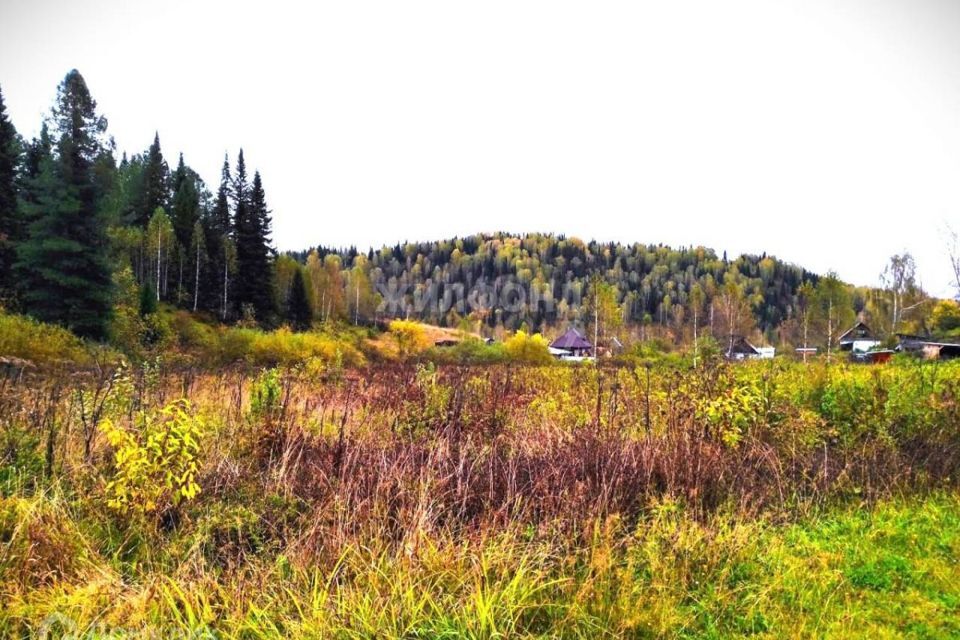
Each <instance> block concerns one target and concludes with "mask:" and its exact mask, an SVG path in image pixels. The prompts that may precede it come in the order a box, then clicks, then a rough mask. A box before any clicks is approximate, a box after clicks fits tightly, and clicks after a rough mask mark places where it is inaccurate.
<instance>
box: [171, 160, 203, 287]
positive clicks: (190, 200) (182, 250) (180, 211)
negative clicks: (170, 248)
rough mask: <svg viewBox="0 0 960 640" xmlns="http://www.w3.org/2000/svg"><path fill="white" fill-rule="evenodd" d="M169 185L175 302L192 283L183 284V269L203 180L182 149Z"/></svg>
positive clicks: (187, 262)
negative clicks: (171, 197) (173, 243)
mask: <svg viewBox="0 0 960 640" xmlns="http://www.w3.org/2000/svg"><path fill="white" fill-rule="evenodd" d="M171 186H172V188H173V199H172V200H171V202H170V218H171V222H172V223H173V230H174V234H175V236H176V243H175V248H174V253H175V254H176V265H175V266H176V273H175V274H174V275H175V276H176V280H177V282H176V291H177V299H178V302H187V301H188V300H187V294H186V291H187V289H190V288H192V287H190V286H189V284H185V280H189V276H190V274H189V273H186V271H187V270H189V266H190V265H191V264H193V261H194V256H191V255H190V250H191V248H192V247H193V244H192V240H193V231H194V227H195V226H196V224H197V223H198V222H199V221H200V214H201V203H200V190H201V189H202V188H203V181H202V180H201V179H200V176H198V175H197V174H196V172H195V171H193V170H192V169H190V168H189V167H188V166H186V164H184V162H183V154H182V153H181V154H180V161H179V163H178V164H177V168H176V170H175V171H174V172H173V178H172V180H171Z"/></svg>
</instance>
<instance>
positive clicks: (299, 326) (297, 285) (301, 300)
mask: <svg viewBox="0 0 960 640" xmlns="http://www.w3.org/2000/svg"><path fill="white" fill-rule="evenodd" d="M287 320H288V321H289V322H290V325H291V326H292V327H293V328H294V330H295V331H305V330H306V329H309V328H310V323H311V321H312V320H313V314H312V312H311V310H310V300H309V298H307V283H306V281H305V280H304V279H303V268H302V267H300V266H299V265H298V266H297V270H296V271H294V272H293V282H292V283H291V285H290V298H289V300H287Z"/></svg>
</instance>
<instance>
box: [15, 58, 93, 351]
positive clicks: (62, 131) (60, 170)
mask: <svg viewBox="0 0 960 640" xmlns="http://www.w3.org/2000/svg"><path fill="white" fill-rule="evenodd" d="M96 107H97V104H96V102H95V101H94V99H93V98H92V97H91V95H90V91H89V90H88V89H87V85H86V82H85V81H84V79H83V77H82V76H81V75H80V73H79V72H78V71H77V70H75V69H74V70H73V71H71V72H70V73H68V74H67V75H66V77H65V78H64V79H63V82H62V83H61V84H60V86H59V88H58V91H57V100H56V103H55V105H54V108H53V112H52V122H53V123H54V126H55V134H56V141H57V142H56V153H55V155H48V156H46V157H45V158H42V159H41V161H40V163H39V165H40V166H39V175H38V176H37V178H36V179H35V180H34V184H33V197H34V199H35V202H34V203H33V204H28V205H27V208H28V209H32V210H31V211H30V213H29V215H30V218H31V222H30V224H29V227H28V230H27V238H26V240H25V241H24V242H23V243H21V244H20V245H19V246H18V251H17V254H18V263H17V268H18V269H19V272H20V273H21V274H22V278H23V279H24V285H25V286H24V294H23V296H24V303H25V306H26V309H27V311H28V312H29V313H30V314H31V315H34V316H35V317H37V318H39V319H40V320H44V321H48V322H57V323H60V324H62V325H64V326H66V327H68V328H70V329H73V330H74V331H75V332H77V333H78V334H80V335H83V336H87V337H93V338H101V337H103V335H104V333H105V328H106V322H107V320H108V319H109V315H110V302H111V278H110V268H109V263H108V260H107V241H106V234H105V229H104V225H103V224H102V221H101V219H100V215H99V212H98V202H97V186H96V182H95V179H94V175H93V167H94V163H95V162H96V161H97V159H98V157H99V156H100V154H101V153H102V152H103V150H104V148H105V146H104V142H103V135H104V132H105V131H106V127H107V121H106V119H105V118H103V117H102V116H99V115H97V112H96Z"/></svg>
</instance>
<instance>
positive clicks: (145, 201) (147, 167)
mask: <svg viewBox="0 0 960 640" xmlns="http://www.w3.org/2000/svg"><path fill="white" fill-rule="evenodd" d="M169 184H170V168H169V167H168V166H167V161H166V160H164V159H163V153H162V152H161V150H160V134H159V133H154V136H153V144H151V145H150V148H149V149H148V150H147V155H146V159H145V163H144V166H143V177H142V183H141V185H140V186H141V192H140V202H139V206H138V207H137V220H136V224H138V225H139V226H141V227H146V226H147V224H148V223H149V222H150V218H152V217H153V212H154V211H156V210H157V207H166V206H167V204H168V200H169V188H170V187H169Z"/></svg>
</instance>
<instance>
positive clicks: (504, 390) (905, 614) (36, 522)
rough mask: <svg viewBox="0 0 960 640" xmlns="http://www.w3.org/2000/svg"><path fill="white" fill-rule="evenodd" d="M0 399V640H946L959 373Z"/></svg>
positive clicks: (383, 368) (659, 377)
mask: <svg viewBox="0 0 960 640" xmlns="http://www.w3.org/2000/svg"><path fill="white" fill-rule="evenodd" d="M647 373H648V371H647V369H645V368H643V367H640V368H636V369H633V368H628V367H619V368H603V369H597V368H595V367H592V366H585V367H568V366H547V367H522V366H510V365H495V366H482V367H457V366H440V367H435V366H433V365H415V364H384V363H381V364H376V365H367V366H365V367H363V368H359V369H357V368H350V367H343V366H341V365H339V364H331V365H330V366H326V367H321V366H310V367H296V368H285V369H269V370H251V371H248V370H240V369H237V370H234V369H222V370H220V371H218V372H216V373H205V372H202V371H199V370H196V369H183V370H179V371H172V370H164V369H162V368H157V367H149V366H148V367H126V368H120V369H116V370H111V371H106V370H100V371H96V370H90V371H86V372H80V371H76V370H74V371H71V372H70V373H67V372H66V371H55V370H49V369H47V370H35V371H33V372H32V373H28V374H24V375H23V376H11V377H7V378H6V379H5V380H4V381H3V382H2V383H0V428H2V433H0V438H2V439H0V447H2V449H0V450H2V456H3V457H2V465H0V491H2V493H0V495H2V498H0V544H2V547H0V601H2V604H3V606H2V607H0V635H2V636H4V637H33V636H37V635H44V634H45V636H46V637H88V638H100V637H131V638H133V637H137V638H139V637H158V638H159V637H163V638H167V637H218V638H274V637H276V638H280V637H285V638H294V637H315V638H326V637H334V638H340V637H343V638H393V637H396V638H440V637H451V638H453V637H473V638H501V637H502V638H511V637H541V636H545V637H571V638H597V637H617V638H619V637H623V638H661V637H664V638H672V637H682V638H686V637H689V638H727V637H744V636H755V637H769V638H780V637H810V638H819V637H836V638H850V637H862V638H899V637H916V638H949V637H957V636H960V567H958V566H957V562H956V558H957V557H960V494H958V492H957V478H958V472H960V449H958V446H960V404H958V398H960V366H957V365H955V364H949V363H942V364H918V363H911V362H906V361H905V362H899V363H895V364H893V365H890V366H884V367H864V366H847V365H842V364H834V365H832V366H826V365H824V364H822V363H821V364H816V365H811V366H803V365H798V364H792V363H782V362H775V363H770V362H757V363H748V364H744V365H739V366H730V365H725V364H722V363H710V364H708V366H706V367H701V368H699V369H697V370H693V369H690V368H689V367H688V366H682V365H678V366H667V365H660V366H655V367H653V368H652V369H651V370H650V372H649V374H650V375H649V381H648V377H647Z"/></svg>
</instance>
